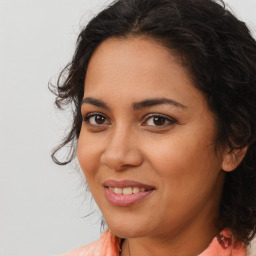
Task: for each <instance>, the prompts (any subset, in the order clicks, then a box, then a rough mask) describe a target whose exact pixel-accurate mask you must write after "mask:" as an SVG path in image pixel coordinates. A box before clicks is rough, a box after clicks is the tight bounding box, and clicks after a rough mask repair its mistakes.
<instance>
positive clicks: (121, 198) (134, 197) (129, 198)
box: [103, 180, 155, 207]
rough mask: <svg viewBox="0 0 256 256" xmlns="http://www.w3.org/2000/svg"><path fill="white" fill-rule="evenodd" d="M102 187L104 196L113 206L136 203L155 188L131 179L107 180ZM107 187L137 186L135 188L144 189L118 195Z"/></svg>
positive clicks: (125, 205)
mask: <svg viewBox="0 0 256 256" xmlns="http://www.w3.org/2000/svg"><path fill="white" fill-rule="evenodd" d="M103 186H104V189H105V197H106V199H107V200H108V201H109V202H110V203H111V204H112V205H114V206H119V207H127V206H131V205H133V204H136V203H138V202H140V201H142V200H143V199H145V198H147V197H148V196H150V195H151V194H152V192H153V191H154V190H155V187H153V186H150V185H147V184H143V183H140V182H137V181H133V180H121V181H117V180H107V181H105V182H104V183H103ZM109 187H116V188H125V187H137V188H145V189H146V191H144V192H139V193H136V194H130V195H124V194H122V195H118V194H116V193H114V192H113V191H111V190H110V189H109Z"/></svg>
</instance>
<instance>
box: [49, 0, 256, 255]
mask: <svg viewBox="0 0 256 256" xmlns="http://www.w3.org/2000/svg"><path fill="white" fill-rule="evenodd" d="M255 57H256V43H255V40H254V39H253V38H252V36H251V35H250V32H249V30H248V28H247V27H246V25H245V24H244V23H243V22H241V21H239V20H238V19H237V18H236V17H234V16H233V15H232V14H231V13H230V12H229V11H227V10H226V9H225V6H224V7H223V6H221V5H220V4H218V3H216V2H214V1H212V0H182V1H180V0H118V1H116V2H115V3H113V4H112V5H111V6H109V7H108V8H107V9H105V10H103V11H102V12H101V13H100V14H98V15H97V16H96V17H95V18H93V19H92V20H91V21H90V23H89V24H88V25H87V26H86V28H84V29H83V30H82V32H81V34H80V35H79V38H78V43H77V49H76V52H75V55H74V58H73V60H72V61H71V63H70V64H69V65H68V66H67V68H66V69H65V70H64V71H63V72H62V74H61V75H60V79H59V83H58V86H57V91H56V94H57V99H56V104H57V106H59V107H63V106H65V105H66V104H67V103H72V105H73V107H74V120H73V126H72V129H71V131H70V133H69V134H68V135H67V137H66V138H65V140H64V142H63V143H62V144H61V145H60V146H59V147H58V148H57V149H56V150H55V151H54V153H53V159H54V160H55V162H57V163H58V164H66V163H69V162H70V161H72V159H73V158H74V157H76V155H77V156H78V160H79V163H80V166H81V168H82V170H83V172H84V174H85V177H86V180H87V182H88V185H89V188H90V191H91V193H92V195H93V197H94V199H95V201H96V203H97V204H98V206H99V208H100V210H101V212H102V214H103V217H104V219H105V221H106V224H107V226H108V231H106V232H105V233H104V234H103V235H102V237H101V238H100V240H99V241H96V242H94V243H93V244H90V245H88V246H85V247H83V248H79V249H77V250H75V251H73V252H71V253H69V254H66V255H72V256H73V255H90V256H93V255H95V256H96V255H109V256H110V255H111V256H118V255H122V256H128V255H129V256H135V255H140V256H143V255H147V256H150V255H179V256H195V255H201V256H210V255H212V256H213V255H214V256H216V255H221V256H225V255H233V256H240V255H246V248H247V246H248V245H249V242H250V240H251V239H252V238H253V237H254V235H255V232H256V189H255V188H256V186H255V183H256V169H255V156H256V154H255V139H256V133H255V132H256V121H255V114H256V104H255V96H256V58H255ZM65 73H66V75H67V76H66V77H65V79H64V81H63V79H62V77H63V75H64V74H65ZM76 142H78V143H77V144H76ZM69 143H72V150H71V154H70V157H69V158H68V159H67V160H66V161H65V162H60V161H58V160H57V159H56V157H55V153H56V152H57V151H58V150H60V149H61V148H62V147H63V146H65V145H67V144H69Z"/></svg>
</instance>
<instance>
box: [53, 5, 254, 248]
mask: <svg viewBox="0 0 256 256" xmlns="http://www.w3.org/2000/svg"><path fill="white" fill-rule="evenodd" d="M131 36H133V37H136V36H146V37H149V38H153V39H154V40H157V41H158V42H160V43H161V44H162V45H164V46H165V47H166V48H167V49H169V50H170V51H171V52H172V53H173V52H175V54H177V56H179V57H180V59H181V60H182V65H184V67H185V68H186V69H187V71H188V72H189V74H190V76H191V78H192V80H193V82H194V85H195V86H196V88H197V89H199V90H200V91H201V92H202V93H203V94H204V95H205V98H206V99H207V101H208V105H209V108H210V109H211V111H212V112H213V114H214V115H215V118H216V123H217V127H218V137H217V141H218V142H220V143H222V144H223V145H229V147H230V149H231V151H233V150H237V149H242V148H244V147H246V146H248V150H247V153H246V155H245V157H244V159H243V161H242V162H241V164H240V165H239V166H238V167H237V168H236V169H235V170H234V171H232V172H229V173H226V178H225V184H224V188H223V193H222V199H221V203H220V213H219V215H220V221H219V223H218V224H219V225H220V226H221V228H224V227H225V228H230V229H231V230H232V232H233V235H234V237H235V238H236V240H237V241H241V242H243V243H244V244H245V245H248V244H249V241H250V240H251V239H252V238H253V237H254V236H255V234H256V144H255V143H256V101H255V99H256V42H255V40H254V39H253V37H252V35H251V33H250V31H249V29H248V27H247V26H246V25H245V23H243V22H242V21H240V20H238V19H237V18H236V17H235V16H234V15H233V14H232V13H231V11H230V10H228V9H227V7H226V5H225V3H224V2H219V3H218V2H216V1H213V0H117V1H115V2H114V3H112V4H111V5H110V6H108V7H107V8H106V9H104V10H103V11H102V12H100V13H99V14H98V15H97V16H95V17H94V18H93V19H92V20H91V21H90V22H89V23H88V25H87V26H86V27H85V28H84V29H83V30H82V31H81V33H80V35H79V37H78V40H77V46H76V51H75V54H74V57H73V59H72V61H71V62H70V63H69V64H68V65H67V66H66V68H65V69H64V70H63V71H62V72H61V74H60V75H59V79H58V81H57V86H54V85H50V87H51V90H52V91H54V92H55V94H56V96H57V97H56V101H55V104H56V105H57V107H59V108H60V109H62V108H63V107H64V106H66V105H67V104H69V103H71V105H72V106H73V122H72V127H71V130H70V131H69V133H68V134H67V136H66V137H65V138H64V140H63V142H62V143H61V144H60V145H59V146H58V147H57V148H55V150H54V151H53V154H52V158H53V160H54V161H55V162H56V163H57V164H67V163H69V162H71V161H72V160H73V159H74V158H75V157H76V142H77V139H78V137H79V134H80V129H81V124H82V117H81V113H80V107H81V101H82V98H83V93H84V81H85V76H86V71H87V66H88V63H89V61H90V57H91V56H92V53H93V52H94V50H95V49H96V47H98V46H99V44H100V43H102V42H103V41H104V40H105V39H107V38H110V37H119V38H127V37H131ZM70 143H71V151H70V154H69V155H68V157H67V158H66V159H65V161H59V160H58V159H57V157H56V153H57V152H58V151H59V150H60V149H61V148H63V147H64V146H66V145H69V144H70Z"/></svg>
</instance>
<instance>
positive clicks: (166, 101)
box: [132, 98, 187, 110]
mask: <svg viewBox="0 0 256 256" xmlns="http://www.w3.org/2000/svg"><path fill="white" fill-rule="evenodd" d="M161 104H169V105H172V106H174V107H178V108H182V109H185V108H187V106H185V105H183V104H181V103H179V102H177V101H175V100H173V99H168V98H153V99H145V100H143V101H140V102H135V103H133V104H132V108H133V109H134V110H140V109H142V108H146V107H151V106H156V105H161Z"/></svg>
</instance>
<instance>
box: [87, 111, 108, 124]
mask: <svg viewBox="0 0 256 256" xmlns="http://www.w3.org/2000/svg"><path fill="white" fill-rule="evenodd" d="M97 115H98V116H103V117H104V118H106V120H108V124H110V123H111V122H110V121H109V118H108V116H106V115H105V114H103V113H101V112H89V113H87V114H83V115H82V121H83V122H85V123H86V124H88V125H91V126H104V125H105V124H102V125H100V124H98V125H94V124H90V123H89V122H88V120H89V119H90V118H91V117H93V116H97Z"/></svg>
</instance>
